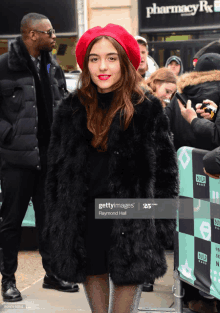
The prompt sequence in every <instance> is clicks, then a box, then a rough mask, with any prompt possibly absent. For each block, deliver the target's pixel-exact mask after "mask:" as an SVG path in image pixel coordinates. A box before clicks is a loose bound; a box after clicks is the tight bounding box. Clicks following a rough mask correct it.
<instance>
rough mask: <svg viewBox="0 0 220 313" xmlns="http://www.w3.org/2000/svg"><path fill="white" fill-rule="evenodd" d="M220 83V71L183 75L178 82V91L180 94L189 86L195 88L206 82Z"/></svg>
mask: <svg viewBox="0 0 220 313" xmlns="http://www.w3.org/2000/svg"><path fill="white" fill-rule="evenodd" d="M215 81H220V71H218V70H214V71H209V72H191V73H185V74H183V75H181V77H180V78H179V79H178V82H177V89H178V90H179V92H180V93H182V92H183V89H184V88H185V87H187V86H195V85H198V84H203V83H206V82H215Z"/></svg>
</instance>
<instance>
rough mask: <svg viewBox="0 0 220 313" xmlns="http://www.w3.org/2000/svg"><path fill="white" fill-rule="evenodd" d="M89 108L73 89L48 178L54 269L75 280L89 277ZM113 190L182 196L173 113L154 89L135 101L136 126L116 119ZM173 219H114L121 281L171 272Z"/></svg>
mask: <svg viewBox="0 0 220 313" xmlns="http://www.w3.org/2000/svg"><path fill="white" fill-rule="evenodd" d="M86 122H87V117H86V110H85V108H84V106H82V105H81V103H80V102H79V100H78V97H77V94H75V95H71V96H70V97H69V98H68V99H66V100H65V101H64V103H63V104H62V105H61V106H60V107H59V109H58V111H57V112H56V116H55V120H54V124H53V128H52V136H51V142H50V147H49V157H48V160H49V165H48V177H47V182H46V208H47V220H46V225H47V226H46V228H45V230H44V236H45V237H47V236H49V237H50V240H51V259H52V264H51V265H52V270H53V271H54V273H55V274H56V275H57V276H58V277H60V278H62V279H64V280H67V281H74V282H78V283H80V282H83V281H85V279H86V273H85V264H86V263H85V262H86V251H85V246H84V240H83V233H84V231H85V229H84V224H85V223H84V220H85V210H86V204H87V191H88V177H89V173H90V166H89V164H88V162H87V159H88V153H89V145H90V143H91V139H92V134H91V133H90V132H89V131H88V129H87V126H86ZM108 152H109V154H110V160H109V191H110V192H111V196H112V198H176V197H177V196H178V168H177V160H176V153H175V149H174V147H173V144H172V141H171V139H170V132H169V129H168V120H167V117H166V115H165V114H164V112H163V109H162V106H161V103H160V101H159V100H158V99H156V98H155V97H153V96H152V95H148V99H145V101H144V102H143V103H141V104H139V105H136V106H135V114H134V117H133V120H132V121H131V123H130V125H129V127H128V129H127V130H126V131H123V130H122V129H121V127H120V114H119V113H118V114H117V115H116V116H115V118H114V119H113V122H112V125H111V128H110V131H109V136H108ZM174 229H175V223H174V221H171V220H156V221H155V220H153V219H131V220H130V219H124V220H121V219H120V220H114V224H113V229H112V234H111V236H112V242H113V244H112V248H111V250H110V251H109V270H110V275H111V278H112V280H113V282H114V283H115V284H117V285H126V284H141V283H143V282H145V281H149V280H151V279H154V278H158V277H160V276H163V275H164V274H165V272H166V268H167V265H166V259H165V255H164V246H165V244H170V242H172V240H173V234H174Z"/></svg>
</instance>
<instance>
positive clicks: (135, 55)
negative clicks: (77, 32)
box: [76, 24, 141, 70]
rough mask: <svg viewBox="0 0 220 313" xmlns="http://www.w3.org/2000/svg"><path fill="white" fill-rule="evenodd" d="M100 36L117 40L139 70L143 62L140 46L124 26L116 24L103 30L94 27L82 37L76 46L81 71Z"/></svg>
mask: <svg viewBox="0 0 220 313" xmlns="http://www.w3.org/2000/svg"><path fill="white" fill-rule="evenodd" d="M99 36H109V37H112V38H114V39H115V40H117V42H118V43H119V44H120V45H121V46H122V47H123V48H124V50H125V52H126V54H127V56H128V58H129V60H130V61H131V63H132V64H133V66H134V67H135V69H136V70H137V68H138V66H139V64H140V62H141V56H140V48H139V45H138V43H137V41H136V40H135V39H134V37H133V36H132V35H130V34H129V33H128V32H127V31H126V30H125V29H124V28H123V27H122V26H119V25H115V24H108V25H106V26H105V27H103V28H102V27H100V26H97V27H93V28H91V29H89V30H87V31H86V32H85V33H84V34H83V35H82V37H80V39H79V41H78V43H77V45H76V59H77V62H78V64H79V66H80V68H81V69H83V62H84V58H85V54H86V50H87V48H88V46H89V44H90V43H91V42H92V41H93V40H94V39H95V38H96V37H99Z"/></svg>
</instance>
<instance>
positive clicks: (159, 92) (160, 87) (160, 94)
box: [155, 83, 176, 106]
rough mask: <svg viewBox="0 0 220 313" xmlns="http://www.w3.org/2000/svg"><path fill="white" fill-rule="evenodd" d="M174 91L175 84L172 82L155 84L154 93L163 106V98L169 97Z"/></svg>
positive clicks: (164, 103)
mask: <svg viewBox="0 0 220 313" xmlns="http://www.w3.org/2000/svg"><path fill="white" fill-rule="evenodd" d="M175 91H176V84H173V83H158V84H157V85H156V92H155V95H156V97H157V98H158V99H160V101H162V104H163V106H166V105H167V103H166V102H164V100H166V99H169V100H170V98H171V96H172V95H173V93H174V92H175Z"/></svg>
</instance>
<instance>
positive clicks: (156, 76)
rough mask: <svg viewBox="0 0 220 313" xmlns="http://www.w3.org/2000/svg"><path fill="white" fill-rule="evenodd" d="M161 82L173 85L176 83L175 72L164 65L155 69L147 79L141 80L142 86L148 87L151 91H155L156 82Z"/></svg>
mask: <svg viewBox="0 0 220 313" xmlns="http://www.w3.org/2000/svg"><path fill="white" fill-rule="evenodd" d="M162 83H172V84H175V85H176V84H177V78H176V76H175V74H174V73H173V72H172V71H171V70H169V69H168V68H166V67H162V68H159V69H158V70H156V71H155V72H154V73H152V74H151V75H150V77H148V79H147V80H145V81H144V82H143V84H142V85H143V86H144V87H150V90H151V91H152V93H155V92H156V86H157V84H162Z"/></svg>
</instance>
